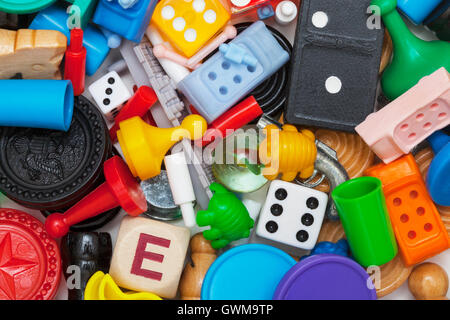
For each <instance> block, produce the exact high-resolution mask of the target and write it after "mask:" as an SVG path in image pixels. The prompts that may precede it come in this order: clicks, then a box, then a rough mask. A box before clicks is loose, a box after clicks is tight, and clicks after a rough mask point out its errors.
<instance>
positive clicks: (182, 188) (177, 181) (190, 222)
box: [164, 152, 195, 228]
mask: <svg viewBox="0 0 450 320" xmlns="http://www.w3.org/2000/svg"><path fill="white" fill-rule="evenodd" d="M164 164H165V166H166V171H167V177H168V179H169V184H170V190H172V195H173V200H174V202H175V204H177V205H179V206H180V208H181V214H182V215H183V220H184V224H185V225H186V227H188V228H190V227H193V226H195V212H194V207H193V202H194V201H195V194H194V188H193V187H192V181H191V176H190V174H189V169H188V166H187V161H186V157H185V155H184V152H178V153H174V154H171V155H169V156H165V157H164Z"/></svg>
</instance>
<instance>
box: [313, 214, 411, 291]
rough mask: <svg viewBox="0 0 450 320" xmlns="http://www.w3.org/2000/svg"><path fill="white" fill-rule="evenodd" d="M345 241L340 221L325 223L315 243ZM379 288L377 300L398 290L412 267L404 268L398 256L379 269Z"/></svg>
mask: <svg viewBox="0 0 450 320" xmlns="http://www.w3.org/2000/svg"><path fill="white" fill-rule="evenodd" d="M340 239H345V232H344V228H343V227H342V224H341V222H340V221H325V222H324V223H323V225H322V229H321V231H320V234H319V238H318V239H317V242H321V241H330V242H337V241H339V240H340ZM380 269H381V270H380V277H379V278H380V282H381V283H380V286H379V288H377V296H378V298H381V297H384V296H386V295H388V294H390V293H392V292H394V291H395V290H396V289H398V288H399V287H400V286H401V285H402V284H403V283H404V282H405V281H406V280H407V279H408V277H409V275H410V273H411V271H412V267H406V266H405V264H404V263H403V260H402V258H401V256H400V255H397V256H396V257H395V258H394V259H393V260H391V261H390V262H388V263H386V264H384V265H382V266H381V267H380Z"/></svg>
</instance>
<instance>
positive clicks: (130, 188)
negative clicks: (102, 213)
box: [103, 156, 147, 216]
mask: <svg viewBox="0 0 450 320" xmlns="http://www.w3.org/2000/svg"><path fill="white" fill-rule="evenodd" d="M103 170H104V173H105V180H106V183H108V185H109V187H110V188H111V191H112V192H113V193H114V196H115V197H116V199H117V201H118V202H119V203H120V206H121V207H122V208H123V209H124V210H125V211H126V212H127V213H128V214H129V215H131V216H137V215H140V214H141V213H144V212H145V211H147V200H146V199H145V195H144V192H143V191H142V189H141V187H140V185H139V183H138V182H137V180H136V179H135V178H134V177H133V175H132V174H131V171H130V169H129V168H128V166H127V165H126V163H125V162H124V161H123V160H122V158H121V157H119V156H114V157H112V158H111V159H108V160H107V161H105V163H104V165H103Z"/></svg>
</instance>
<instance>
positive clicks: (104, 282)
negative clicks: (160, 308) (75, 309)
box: [84, 271, 162, 300]
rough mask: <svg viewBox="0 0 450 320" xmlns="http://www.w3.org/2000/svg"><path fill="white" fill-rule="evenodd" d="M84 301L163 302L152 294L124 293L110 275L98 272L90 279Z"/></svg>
mask: <svg viewBox="0 0 450 320" xmlns="http://www.w3.org/2000/svg"><path fill="white" fill-rule="evenodd" d="M84 300H162V299H161V298H160V297H159V296H157V295H156V294H154V293H150V292H127V293H124V292H122V290H120V288H119V287H118V286H117V284H116V283H115V282H114V279H113V278H112V277H111V276H110V275H109V274H104V273H103V272H102V271H97V272H96V273H94V274H93V275H92V277H91V278H90V279H89V281H88V283H87V285H86V289H85V290H84Z"/></svg>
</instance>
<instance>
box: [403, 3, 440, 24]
mask: <svg viewBox="0 0 450 320" xmlns="http://www.w3.org/2000/svg"><path fill="white" fill-rule="evenodd" d="M441 1H442V0H398V2H397V7H398V8H399V9H400V10H401V11H402V12H403V13H404V14H405V15H406V16H407V17H408V18H409V19H410V20H411V21H412V22H414V23H415V24H421V23H422V21H423V20H424V19H425V18H426V17H427V16H428V15H429V14H430V13H431V12H432V11H433V10H434V9H435V8H436V7H437V6H438V5H439V4H440V3H441Z"/></svg>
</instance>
